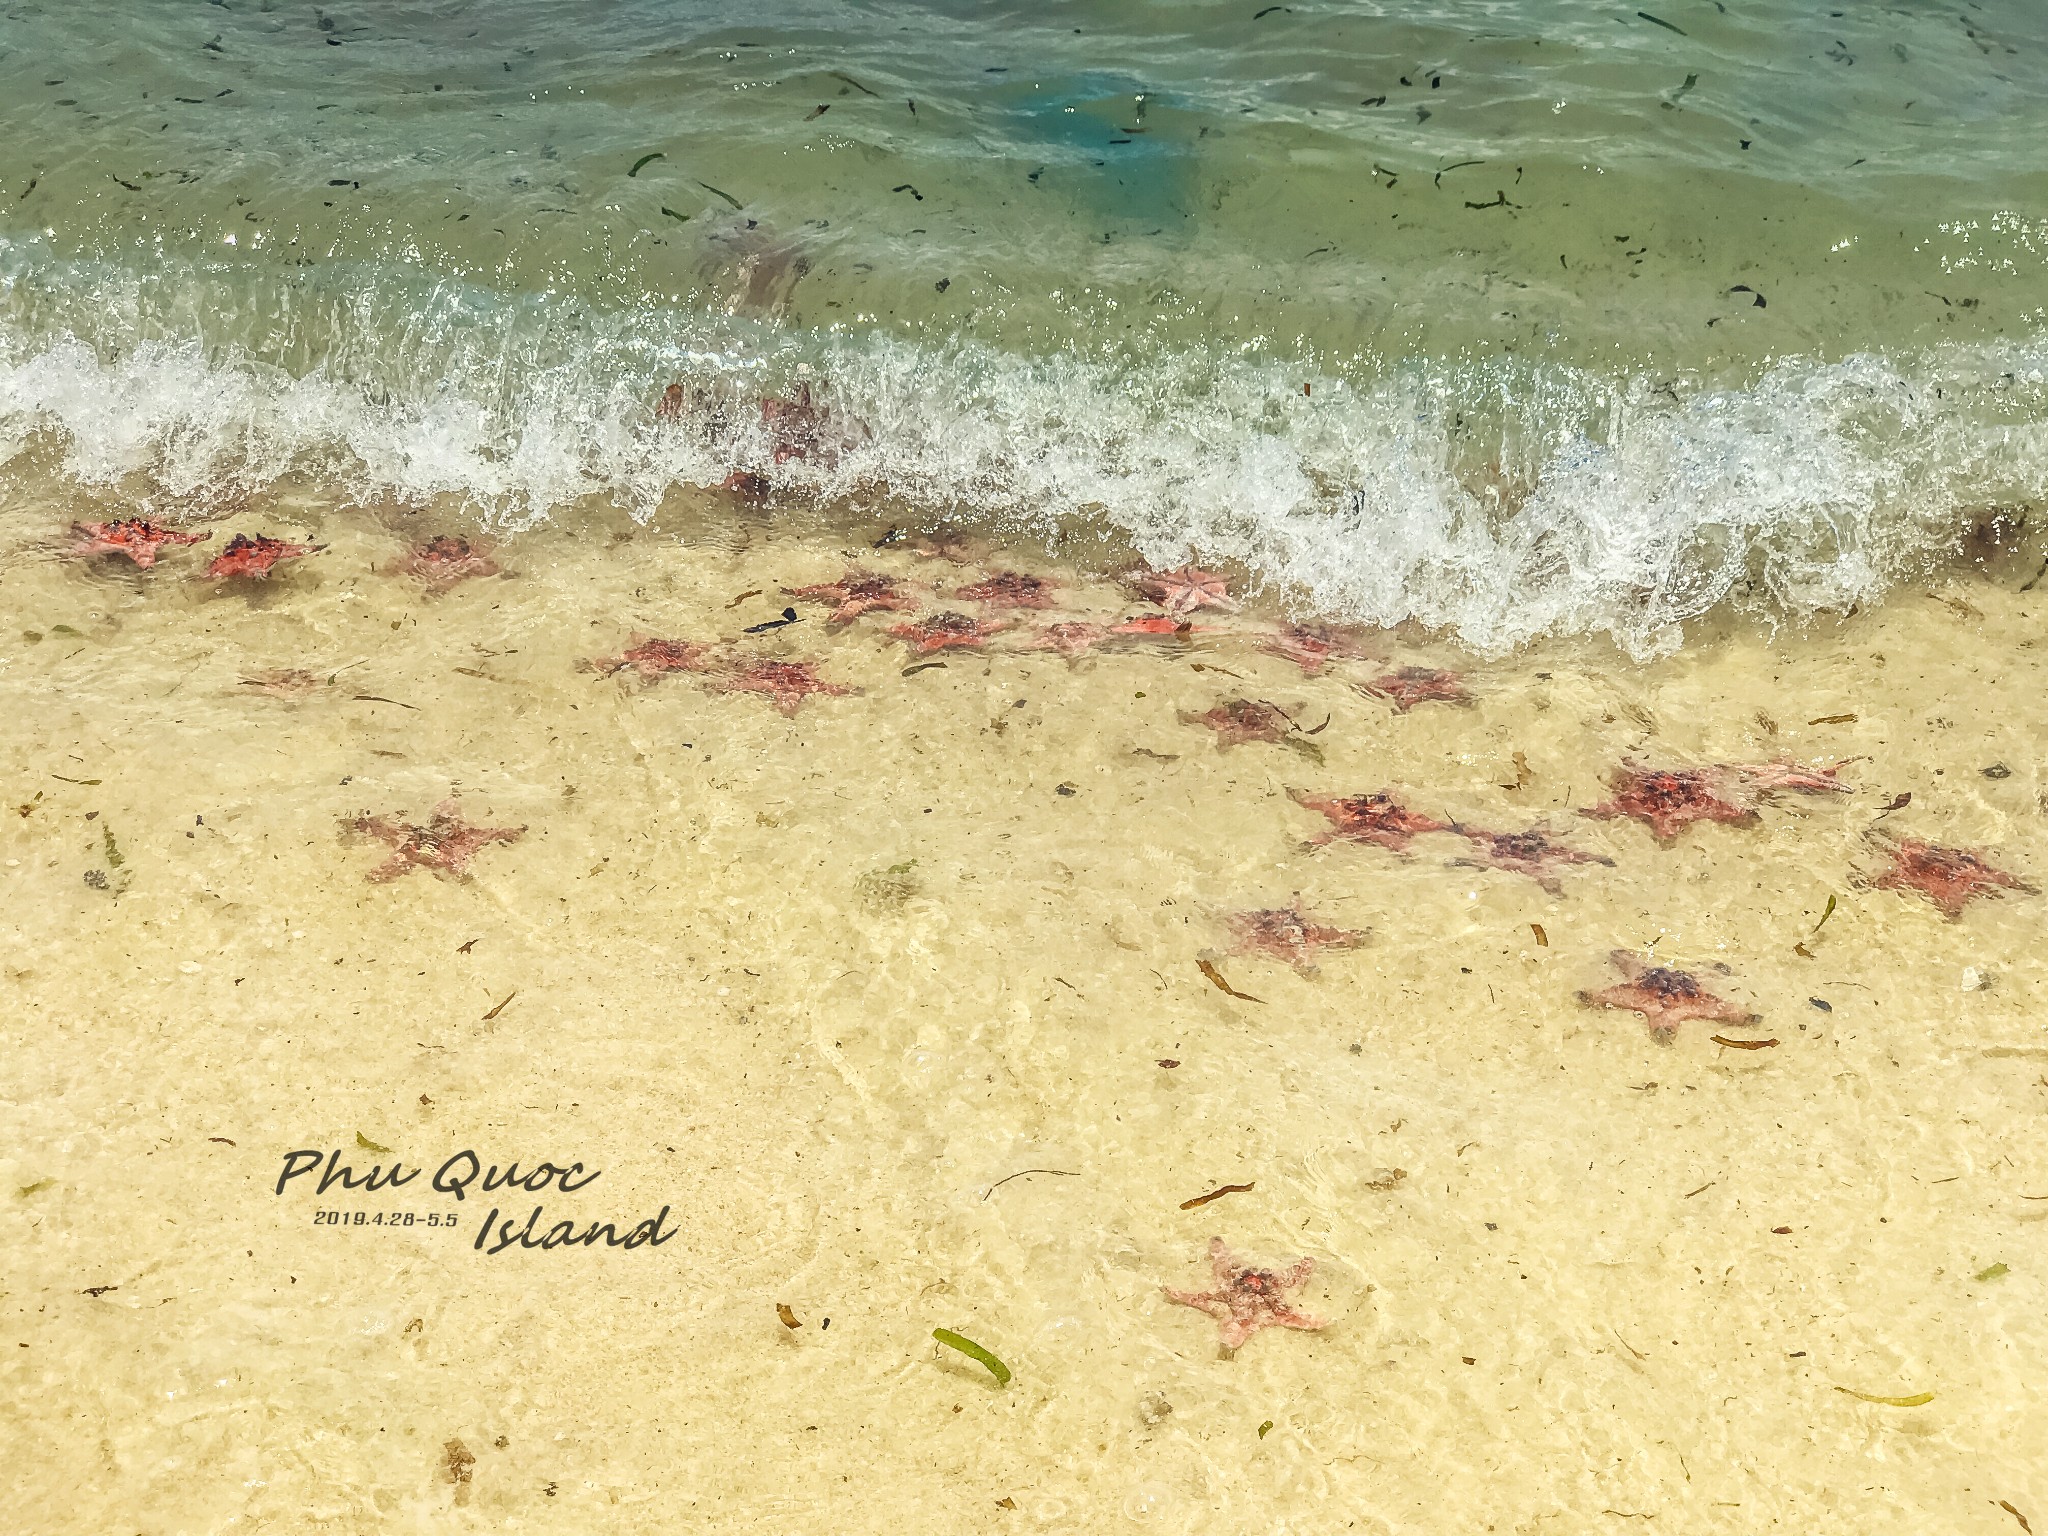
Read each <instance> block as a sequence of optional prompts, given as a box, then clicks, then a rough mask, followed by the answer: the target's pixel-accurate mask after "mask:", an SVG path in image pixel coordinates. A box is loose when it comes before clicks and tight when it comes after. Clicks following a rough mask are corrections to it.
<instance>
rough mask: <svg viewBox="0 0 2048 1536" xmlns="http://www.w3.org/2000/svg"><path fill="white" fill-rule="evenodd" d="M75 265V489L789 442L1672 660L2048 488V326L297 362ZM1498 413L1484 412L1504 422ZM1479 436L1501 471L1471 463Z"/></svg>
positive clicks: (1189, 547)
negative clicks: (663, 419) (808, 411)
mask: <svg viewBox="0 0 2048 1536" xmlns="http://www.w3.org/2000/svg"><path fill="white" fill-rule="evenodd" d="M17 275H18V274H17ZM93 281H94V282H98V283H100V284H102V287H103V288H104V285H105V284H106V283H108V282H110V281H112V279H109V278H108V277H107V275H106V274H105V273H104V272H101V273H100V274H98V275H97V276H96V277H94V278H93ZM86 286H87V287H88V288H89V286H90V285H89V284H88V285H86ZM137 287H138V289H139V285H137ZM52 291H53V290H51V289H50V288H49V287H48V286H47V285H46V286H45V287H44V289H43V290H42V298H41V300H40V301H39V302H38V303H35V304H27V303H23V302H20V301H19V299H20V296H19V295H18V294H16V293H13V292H12V291H11V290H9V289H6V288H0V296H5V297H7V298H8V299H9V300H10V301H11V302H9V303H7V304H4V305H0V460H6V461H12V460H13V459H14V458H16V457H17V456H18V455H20V454H21V453H22V452H24V451H25V450H26V449H27V448H28V447H29V446H30V445H31V444H32V443H34V442H36V441H38V440H43V441H46V442H47V441H51V440H54V441H55V442H56V443H57V444H58V445H59V446H60V448H61V453H62V458H63V467H64V470H65V472H66V473H67V474H69V475H70V476H73V477H75V478H76V479H78V480H79V481H82V482H86V483H90V484H96V485H107V484H112V483H114V482H116V481H119V480H121V479H122V478H123V477H125V476H129V475H133V474H135V473H137V472H145V473H147V474H148V475H150V476H153V477H154V478H155V479H156V480H157V481H158V482H160V483H161V484H162V485H163V486H164V487H165V488H166V489H169V490H171V491H175V492H188V491H190V490H192V489H194V488H196V487H198V486H201V485H203V484H207V483H213V482H221V481H236V482H250V481H256V482H261V481H264V480H268V479H272V478H275V477H278V476H282V475H284V474H286V473H287V472H291V473H297V474H302V475H303V474H315V475H319V476H323V477H325V478H327V479H328V480H329V481H330V482H333V483H337V484H338V485H339V486H340V488H342V489H343V490H344V491H345V492H346V493H347V494H350V495H353V496H356V497H359V498H368V497H373V496H376V497H391V498H397V499H403V500H413V501H419V500H423V499H425V498H428V497H434V496H445V495H454V496H458V497H462V498H466V499H467V500H469V501H470V502H472V503H474V504H475V505H476V506H477V507H478V508H480V509H482V510H483V512H484V513H485V514H486V515H487V516H488V517H490V518H491V519H493V520H494V521H496V522H497V523H499V524H501V525H503V526H505V527H508V528H514V527H518V526H522V525H529V524H532V523H534V522H536V521H538V520H540V519H544V518H547V517H550V516H556V515H564V514H563V512H562V509H564V508H567V507H569V506H570V505H571V504H573V503H575V502H577V501H578V500H580V499H582V498H585V497H589V496H605V497H610V498H613V499H615V500H616V501H617V502H619V503H620V504H622V505H623V506H625V507H627V508H629V509H631V510H633V511H634V512H635V513H637V514H640V515H643V516H645V515H648V514H650V513H651V512H652V510H653V509H654V508H655V507H656V506H657V505H658V504H659V503H660V501H661V500H662V498H663V497H664V496H665V495H666V494H667V493H668V492H669V491H670V489H671V488H672V487H674V486H677V485H689V486H714V485H717V484H718V483H719V482H720V481H722V480H724V479H725V478H726V477H727V476H728V475H730V474H732V473H733V472H734V471H736V470H743V469H755V470H764V471H771V472H772V473H774V475H775V476H776V478H777V479H778V481H779V482H780V483H781V484H782V485H784V486H785V487H787V488H788V489H789V490H790V491H791V493H801V494H809V495H813V496H816V497H819V498H823V499H831V498H837V497H843V496H847V495H850V494H854V493H859V492H872V491H873V490H874V489H875V488H877V487H884V486H885V487H886V488H887V489H888V491H889V493H890V494H891V495H892V496H894V497H895V498H897V499H898V500H899V501H901V502H906V503H909V504H911V505H912V506H915V507H920V508H926V509H930V510H931V511H932V512H933V513H935V514H940V515H945V516H950V517H953V518H956V519H960V518H976V517H979V518H983V519H986V520H989V521H990V522H993V523H1000V524H1002V525H1003V526H1005V527H1006V528H1008V529H1011V530H1013V531H1016V532H1019V533H1026V534H1036V535H1047V534H1050V533H1051V532H1053V531H1054V530H1055V529H1056V528H1057V527H1059V526H1061V525H1064V524H1071V523H1072V522H1073V521H1074V520H1076V519H1080V518H1094V519H1100V520H1102V521H1104V522H1106V523H1107V524H1109V525H1111V526H1112V527H1114V528H1115V529H1117V530H1119V531H1121V532H1122V533H1123V534H1125V535H1126V536H1128V538H1129V539H1130V540H1131V541H1132V542H1134V543H1135V544H1136V545H1137V547H1138V549H1139V550H1140V552H1141V553H1142V554H1143V555H1144V556H1145V557H1146V558H1148V559H1150V560H1153V561H1155V562H1158V563H1162V564H1165V563H1177V562H1179V561H1181V560H1184V559H1187V558H1190V557H1192V558H1195V559H1199V560H1203V561H1209V562H1216V561H1223V562H1235V563H1239V564H1241V565H1242V566H1244V567H1245V568H1247V569H1248V570H1249V571H1250V572H1252V573H1253V575H1254V577H1255V579H1256V580H1257V581H1258V582H1260V583H1261V584H1263V585H1265V586H1266V587H1267V588H1268V589H1273V590H1278V591H1280V592H1282V593H1284V594H1286V595H1287V596H1288V597H1289V599H1290V601H1293V602H1296V603H1298V604H1299V605H1300V606H1302V607H1304V608H1313V609H1315V610H1317V611H1319V612H1321V613H1323V614H1326V615H1329V616H1333V617H1340V618H1345V619H1351V620H1358V621H1363V622H1371V623H1378V624H1393V623H1397V622H1400V621H1402V620H1415V621H1419V622H1421V623H1423V624H1425V625H1428V626H1431V627H1436V628H1441V629H1443V630H1446V631H1449V632H1451V633H1453V634H1455V635H1457V636H1458V637H1460V638H1461V639H1463V640H1464V641H1465V642H1466V643H1468V644H1470V645H1472V646H1474V647H1475V648H1477V649H1480V650H1482V651H1502V650H1506V649H1510V648H1512V647H1515V646H1517V645H1520V644H1523V643H1526V642H1528V641H1530V640H1532V639H1534V638H1536V637H1538V636H1542V635H1546V634H1602V633H1604V634H1607V635H1611V636H1612V637H1613V638H1614V639H1615V640H1617V641H1618V642H1619V643H1620V644H1622V645H1623V646H1624V647H1626V648H1627V649H1628V650H1629V651H1630V652H1632V653H1634V654H1636V655H1638V656H1647V655H1651V654H1654V653H1657V652H1660V651H1665V650H1669V649H1671V648H1673V647H1675V646H1676V645H1677V644H1679V643H1680V640H1681V638H1682V635H1683V628H1684V626H1685V624H1686V623H1687V622H1688V621H1690V620H1693V619H1697V618H1699V617H1701V616H1702V615H1705V614H1707V613H1709V612H1711V611H1712V610H1714V609H1715V608H1717V607H1718V606H1721V605H1723V604H1729V605H1733V606H1735V607H1737V608H1739V609H1741V610H1743V611H1746V612H1749V613H1753V614H1755V615H1758V616H1760V617H1762V618H1764V619H1766V620H1767V621H1772V622H1775V621H1778V620H1782V619H1785V618H1792V617H1797V616H1801V615H1805V614H1810V613H1813V612H1816V611H1819V610H1825V609H1842V608H1846V607H1848V606H1850V605H1852V604H1855V603H1861V602H1868V601H1870V600H1872V599H1873V598H1876V597H1878V596H1880V595H1881V594H1882V593H1883V592H1884V591H1885V590H1886V588H1887V587H1888V586H1890V585H1891V584H1893V583H1895V582H1897V581H1899V580H1900V579H1902V578H1903V577H1904V576H1906V575H1907V574H1909V573H1910V572H1912V571H1914V570H1916V569H1918V568H1919V567H1920V566H1921V564H1922V563H1923V562H1924V561H1925V560H1926V559H1927V558H1928V557H1929V555H1930V554H1931V553H1932V552H1934V551H1936V550H1938V549H1939V548H1940V547H1942V546H1943V545H1945V544H1946V543H1949V542H1951V541H1952V540H1953V538H1954V537H1955V534H1956V532H1957V531H1958V529H1959V528H1960V527H1961V526H1962V523H1963V520H1964V518H1965V517H1966V515H1967V513H1968V512H1969V510H1970V509H1972V508H1975V507H1980V506H1983V505H1987V504H1991V503H1996V502H1998V501H2000V500H2001V499H2021V498H2023V497H2025V496H2026V495H2029V494H2032V495H2036V496H2038V495H2039V494H2041V492H2042V490H2043V488H2044V485H2048V425H2044V419H2043V412H2042V410H2041V403H2040V402H2041V399H2042V391H2043V383H2044V377H2048V348H2044V346H2043V344H2042V343H2041V342H2040V341H2039V340H2032V341H2023V342H2022V341H2014V342H2005V343H1998V344H1992V345H1983V346H1975V347H1955V348H1950V349H1944V350H1931V351H1926V352H1922V353H1919V354H1916V355H1914V356H1912V357H1908V358H1890V359H1887V358H1881V357H1874V356H1865V357H1852V358H1848V359H1845V360H1839V361H1815V360H1805V359H1797V358H1794V359H1786V360H1784V361H1781V362H1779V363H1778V364H1776V365H1775V366H1774V367H1772V368H1770V369H1769V370H1768V371H1767V372H1765V373H1764V374H1763V375H1762V376H1761V377H1759V378H1756V379H1753V380H1750V381H1747V382H1745V383H1743V384H1742V385H1740V386H1739V387H1728V388H1719V389H1714V388H1700V387H1696V386H1695V387H1689V388H1687V389H1677V388H1674V387H1672V386H1671V385H1669V384H1667V383H1664V382H1662V381H1658V380H1654V379H1649V378H1622V379H1603V378H1599V377H1596V376H1593V375H1591V374H1588V373H1585V372H1583V371H1579V370H1575V369H1572V368H1568V367H1564V366H1561V365H1555V364H1550V365H1545V364H1505V363H1498V362H1494V363H1486V364H1470V365H1459V366H1451V365H1423V364H1416V365H1411V366H1407V367H1404V368H1399V369H1396V370H1394V371H1393V372H1391V373H1388V374H1385V375H1382V376H1378V377H1360V378H1352V379H1345V378H1342V377H1325V376H1316V375H1314V374H1312V373H1308V372H1305V371H1304V367H1303V365H1302V364H1301V363H1300V362H1299V361H1295V362H1289V363H1287V364H1285V365H1284V366H1283V365H1282V364H1280V363H1277V362H1266V361H1260V360H1258V359H1255V358H1247V357H1244V356H1240V355H1238V354H1236V353H1235V352H1232V353H1221V352H1219V353H1216V354H1213V355H1211V354H1200V355H1198V354H1180V355H1155V356H1148V357H1146V358H1144V359H1142V360H1141V361H1139V362H1118V361H1111V360H1105V359H1099V358H1091V357H1084V356H1082V355H1080V354H1079V353H1078V352H1065V353H1053V354H1050V355H1046V356H1039V357H1022V356H1017V355H1014V354H1008V353H1003V352H998V351H996V350H993V349H991V348H988V347H984V346H980V345H976V344H971V343H966V342H952V343H948V344H944V345H940V346H929V345H921V344H918V343H916V342H913V341H909V340H905V339H902V338H900V337H894V336H890V335H887V334H883V333H879V332H862V333H855V332H841V333H835V334H829V335H808V334H797V333H793V332H787V331H782V330H777V329H775V328H773V327H769V326H763V325H753V324H748V323H746V322H743V321H738V320H730V319H726V318H723V317H716V318H714V317H701V316H691V315H686V314H681V313H677V312H673V311H669V312H660V313H654V312H648V313H620V312H610V313H607V312H599V311H584V310H578V309H576V308H575V307H574V306H570V305H565V304H554V305H548V304H541V303H538V302H528V303H524V304H520V305H512V304H503V303H497V302H495V301H493V300H491V299H490V298H489V296H488V295H482V296H480V295H478V294H476V293H474V292H467V291H463V290H459V289H455V288H453V287H451V286H450V285H445V284H443V285H438V286H436V287H435V288H434V289H433V290H431V291H430V292H429V293H426V294H413V295H410V296H409V297H408V296H406V295H402V294H392V293H385V294H382V295H379V296H376V297H375V298H374V301H372V300H366V301H365V302H363V303H361V304H360V305H358V306H356V307H355V309H354V310H353V311H348V310H340V309H337V307H336V306H334V305H333V304H331V303H329V304H326V305H324V306H315V305H311V304H309V305H307V306H305V312H303V313H297V314H294V315H292V316H290V317H289V323H288V324H282V323H274V324H273V325H272V327H271V332H270V334H272V335H273V336H274V337H276V338H280V339H278V340H277V341H276V342H275V345H274V352H273V355H276V356H299V357H305V358H314V359H317V361H314V362H311V363H308V364H306V365H305V366H303V367H301V368H299V369H298V370H297V371H294V370H292V369H288V368H286V367H283V366H280V365H279V364H277V363H274V362H267V361H264V360H262V359H259V358H257V357H255V356H253V355H251V353H250V352H249V351H248V350H247V349H246V348H244V347H241V346H235V345H226V344H219V345H209V344H208V343H207V341H205V340H204V339H202V337H201V335H199V334H197V333H196V331H194V330H191V329H189V328H188V330H187V333H186V334H182V335H181V334H178V326H177V324H175V323H174V322H172V321H170V320H167V319H166V318H164V315H163V314H162V313H161V311H162V310H163V309H164V306H163V305H161V304H159V305H158V306H157V310H155V311H152V310H151V309H150V306H149V304H148V303H146V302H144V300H145V297H146V296H144V295H142V294H141V293H140V292H139V291H130V292H127V293H125V294H109V293H107V292H104V291H100V292H97V293H96V294H94V293H86V294H85V295H83V296H80V295H79V294H73V295H72V296H71V297H70V298H69V299H67V300H66V301H65V302H63V303H61V304H56V303H52V302H49V300H48V295H49V293H50V292H52ZM185 312H190V311H189V306H188V308H187V310H186V311H185ZM337 314H342V315H346V316H347V318H346V319H345V320H340V321H338V320H337V319H336V316H337ZM316 315H317V317H318V319H319V321H320V324H319V325H316V324H315V323H314V321H315V317H316ZM138 316H141V317H144V318H143V319H138V318H137V317H138ZM151 316H153V318H150V317H151ZM145 319H146V320H147V323H144V320H145ZM322 325H324V326H325V327H326V329H324V330H323V329H321V326H322ZM800 362H801V363H803V364H805V365H807V366H808V367H809V368H810V369H811V370H812V374H811V376H812V377H813V378H815V379H816V380H818V381H819V387H820V394H821V398H824V399H826V400H827V401H828V402H829V403H830V405H831V406H832V408H833V409H834V410H835V411H836V412H838V413H840V415H841V417H842V418H843V419H854V420H857V421H858V422H860V423H861V424H862V425H863V427H864V429H865V431H864V433H859V434H850V435H849V439H848V441H847V443H846V444H845V445H844V447H843V450H842V451H841V452H840V453H839V455H838V457H837V458H836V461H835V462H832V463H830V464H821V463H806V462H803V461H794V462H791V463H789V464H787V465H784V466H780V467H776V466H774V465H773V462H772V451H771V444H770V442H769V440H768V439H767V437H766V435H765V433H764V432H763V430H762V427H761V425H760V422H759V419H758V413H757V412H756V411H755V410H754V408H753V403H754V402H755V401H756V400H758V399H759V398H760V397H761V395H763V394H764V393H772V392H775V391H778V390H786V389H787V388H789V387H790V385H791V384H792V382H793V381H794V379H795V377H796V368H797V366H798V364H799V363H800ZM1305 377H1309V378H1311V379H1312V381H1313V384H1314V389H1313V393H1312V395H1309V396H1304V395H1303V393H1302V390H1301V383H1302V380H1303V379H1304V378H1305ZM671 379H681V380H683V381H684V382H685V383H686V384H687V385H689V386H690V387H692V388H693V389H697V390H701V392H702V397H703V398H702V401H701V402H700V403H699V404H698V405H697V406H696V407H695V408H694V409H693V412H692V414H691V419H690V420H688V421H686V422H685V423H684V424H683V426H681V427H679V428H670V427H663V426H661V425H659V424H657V423H656V422H655V420H654V416H653V411H652V407H653V404H654V402H655V400H656V399H658V397H659V395H660V392H661V389H662V387H663V386H664V385H665V384H666V383H667V382H669V381H670V380H671ZM1474 420H1481V421H1486V422H1488V423H1490V425H1489V426H1488V427H1487V428H1486V431H1485V432H1484V433H1483V434H1482V435H1481V436H1480V437H1479V438H1478V439H1476V440H1475V439H1473V438H1471V437H1470V436H1469V435H1468V433H1469V431H1470V428H1469V427H1467V426H1464V425H1461V422H1468V423H1469V422H1471V421H1474ZM1489 459H1497V460H1498V461H1499V466H1498V469H1497V472H1496V473H1495V474H1494V481H1495V486H1494V489H1496V490H1498V489H1499V488H1500V487H1501V486H1507V487H1510V488H1511V493H1510V494H1505V495H1496V494H1490V492H1489V487H1488V486H1487V485H1486V484H1484V483H1482V480H1481V479H1480V478H1478V477H1475V471H1476V470H1478V469H1479V468H1480V467H1481V466H1483V465H1485V464H1486V463H1487V461H1488V460H1489Z"/></svg>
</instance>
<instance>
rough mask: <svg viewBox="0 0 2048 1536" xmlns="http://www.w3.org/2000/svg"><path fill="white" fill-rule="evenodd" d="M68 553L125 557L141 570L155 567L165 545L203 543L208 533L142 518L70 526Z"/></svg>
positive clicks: (208, 537) (83, 555)
mask: <svg viewBox="0 0 2048 1536" xmlns="http://www.w3.org/2000/svg"><path fill="white" fill-rule="evenodd" d="M71 534H72V545H71V553H72V554H74V555H77V556H80V557H81V558H83V557H89V556H92V555H126V556H127V557H128V558H129V559H130V560H133V561H134V562H135V563H136V564H137V565H139V566H141V567H142V568H143V569H144V570H148V569H149V568H150V567H151V566H152V565H155V564H156V552H157V551H158V550H159V549H161V548H163V547H164V545H166V544H180V545H182V544H203V543H205V542H206V541H207V540H208V539H210V538H212V537H213V535H212V534H211V533H186V532H185V531H184V530H183V529H180V528H166V527H164V525H163V524H161V523H152V522H151V521H150V520H149V519H148V518H146V517H123V518H117V519H115V520H114V521H113V522H111V523H73V524H72V525H71Z"/></svg>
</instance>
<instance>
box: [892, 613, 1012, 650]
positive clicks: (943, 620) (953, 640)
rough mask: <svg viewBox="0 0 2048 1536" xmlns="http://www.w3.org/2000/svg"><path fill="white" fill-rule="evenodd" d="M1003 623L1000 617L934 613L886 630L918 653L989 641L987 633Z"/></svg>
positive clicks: (991, 632)
mask: <svg viewBox="0 0 2048 1536" xmlns="http://www.w3.org/2000/svg"><path fill="white" fill-rule="evenodd" d="M1004 627H1005V625H1004V623H1003V621H1002V620H1001V619H970V618H969V617H967V615H966V614H964V613H937V614H933V615H932V616H931V617H930V618H928V619H926V620H925V621H924V622H923V623H921V624H897V625H895V626H893V627H892V628H891V629H890V631H889V633H890V634H892V635H894V636H895V637H896V638H897V639H898V640H901V641H902V642H903V643H904V644H905V645H908V646H909V647H910V648H911V649H912V650H913V651H915V652H917V654H918V655H920V656H928V655H930V654H931V653H932V652H933V651H944V650H950V649H952V648H953V647H954V646H960V645H966V646H980V645H986V644H988V637H989V636H990V635H993V634H995V633H996V632H997V631H999V630H1001V629H1003V628H1004Z"/></svg>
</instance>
